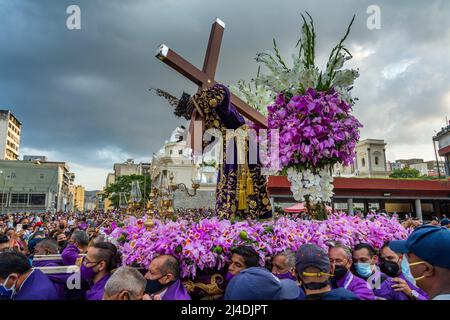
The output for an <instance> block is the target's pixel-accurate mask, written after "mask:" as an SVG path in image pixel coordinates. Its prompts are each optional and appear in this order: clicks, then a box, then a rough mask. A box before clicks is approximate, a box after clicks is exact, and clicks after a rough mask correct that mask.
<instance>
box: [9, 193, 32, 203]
mask: <svg viewBox="0 0 450 320" xmlns="http://www.w3.org/2000/svg"><path fill="white" fill-rule="evenodd" d="M27 203H28V194H26V193H13V194H11V205H15V204H16V205H19V204H27Z"/></svg>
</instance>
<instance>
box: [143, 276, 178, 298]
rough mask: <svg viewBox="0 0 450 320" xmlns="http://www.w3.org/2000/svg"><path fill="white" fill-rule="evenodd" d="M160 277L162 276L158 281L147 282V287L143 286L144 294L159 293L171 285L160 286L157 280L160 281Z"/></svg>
mask: <svg viewBox="0 0 450 320" xmlns="http://www.w3.org/2000/svg"><path fill="white" fill-rule="evenodd" d="M162 277H164V276H161V277H159V278H158V279H154V280H147V285H146V286H145V293H148V294H154V293H157V292H159V291H162V290H163V289H164V288H166V287H168V286H170V285H171V284H172V283H168V284H162V283H161V282H159V279H161V278H162Z"/></svg>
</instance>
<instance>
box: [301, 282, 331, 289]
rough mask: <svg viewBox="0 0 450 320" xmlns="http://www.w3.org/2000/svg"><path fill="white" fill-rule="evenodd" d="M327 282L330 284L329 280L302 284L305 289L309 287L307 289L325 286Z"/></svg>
mask: <svg viewBox="0 0 450 320" xmlns="http://www.w3.org/2000/svg"><path fill="white" fill-rule="evenodd" d="M329 284H330V282H329V281H325V282H310V283H303V284H302V286H303V287H305V289H309V290H320V289H323V288H325V287H326V286H327V285H329Z"/></svg>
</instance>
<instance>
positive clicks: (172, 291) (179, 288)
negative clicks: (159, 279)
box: [161, 279, 192, 300]
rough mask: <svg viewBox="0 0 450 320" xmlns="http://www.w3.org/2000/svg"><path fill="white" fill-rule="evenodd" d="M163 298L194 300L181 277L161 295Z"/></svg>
mask: <svg viewBox="0 0 450 320" xmlns="http://www.w3.org/2000/svg"><path fill="white" fill-rule="evenodd" d="M161 299H162V300H192V299H191V296H190V295H189V294H188V292H187V290H186V288H185V287H184V285H183V282H181V280H180V279H178V280H177V281H175V282H174V283H173V284H172V285H171V286H170V287H168V288H167V291H166V292H165V293H164V295H163V296H162V297H161Z"/></svg>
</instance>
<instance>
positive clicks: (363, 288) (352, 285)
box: [333, 271, 375, 300]
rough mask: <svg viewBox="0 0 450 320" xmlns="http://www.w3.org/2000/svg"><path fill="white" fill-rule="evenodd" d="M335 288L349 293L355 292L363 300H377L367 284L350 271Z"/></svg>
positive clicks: (338, 280) (337, 281)
mask: <svg viewBox="0 0 450 320" xmlns="http://www.w3.org/2000/svg"><path fill="white" fill-rule="evenodd" d="M335 284H336V285H335V286H333V287H335V288H344V289H347V290H348V291H351V292H353V293H354V294H355V295H357V296H358V297H359V298H360V299H361V300H375V295H374V294H373V291H372V289H370V288H369V287H368V286H367V282H366V281H365V280H363V279H361V278H358V277H357V276H355V275H354V274H353V273H351V272H350V271H347V274H346V275H345V276H343V277H342V278H340V279H337V280H336V282H335Z"/></svg>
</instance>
